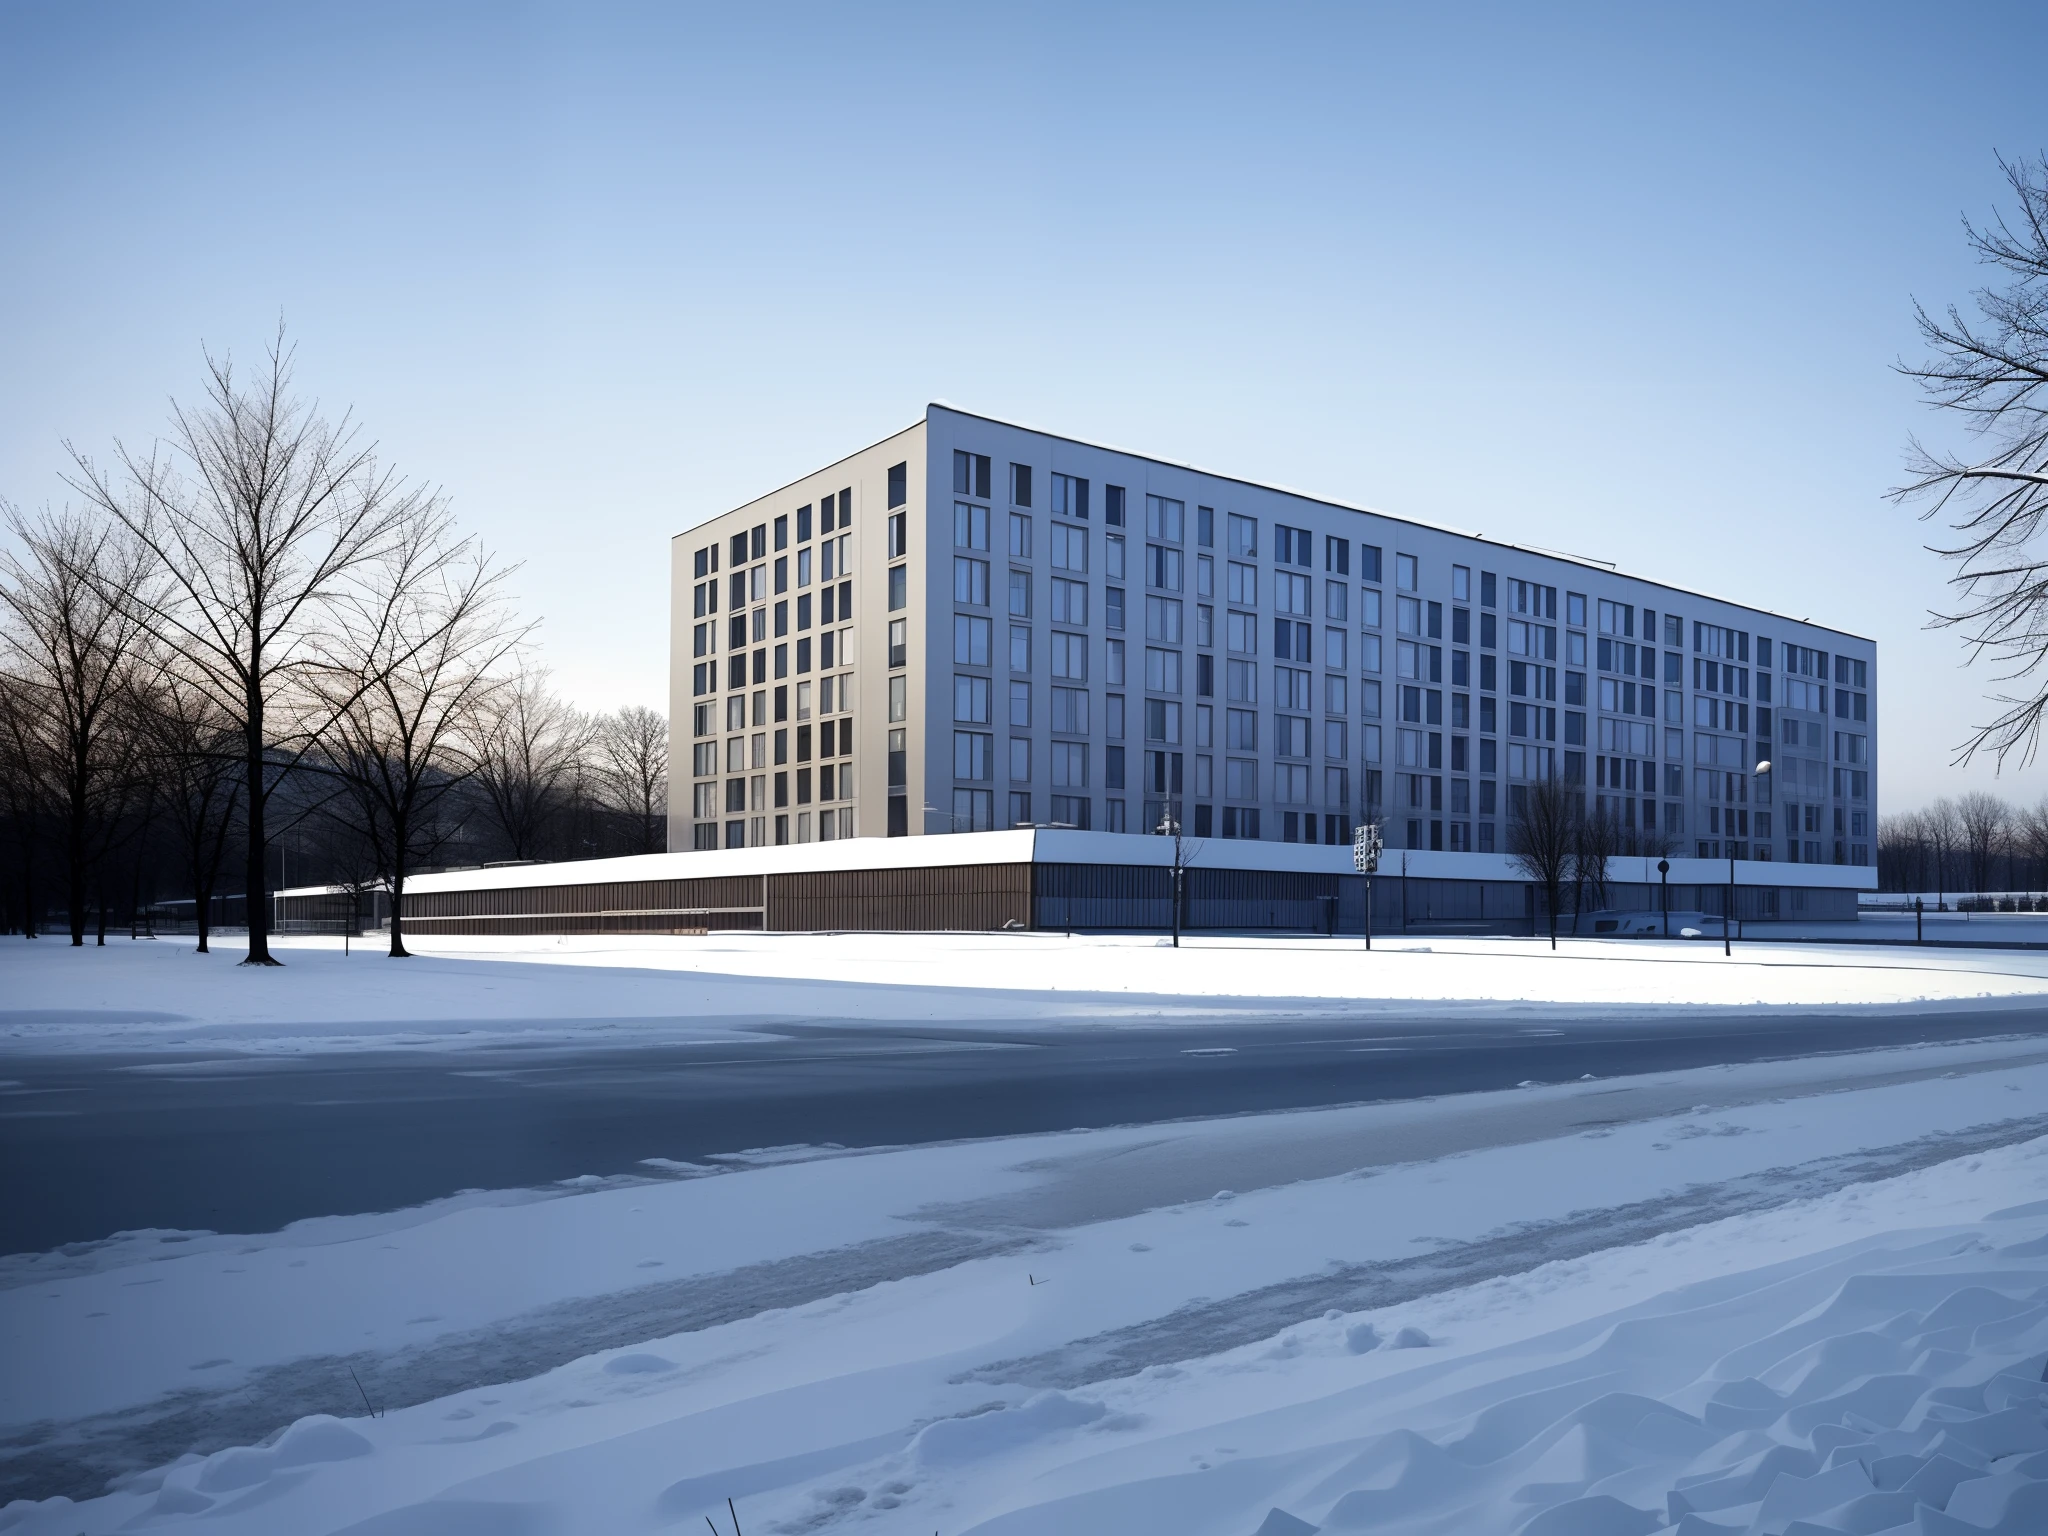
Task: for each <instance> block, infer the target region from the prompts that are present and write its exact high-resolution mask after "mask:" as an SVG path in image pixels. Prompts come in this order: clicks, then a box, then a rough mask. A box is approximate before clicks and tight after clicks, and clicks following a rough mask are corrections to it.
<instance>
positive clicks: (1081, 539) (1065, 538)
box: [1052, 523, 1088, 575]
mask: <svg viewBox="0 0 2048 1536" xmlns="http://www.w3.org/2000/svg"><path fill="white" fill-rule="evenodd" d="M1052 564H1053V569H1054V570H1056V571H1075V572H1078V573H1080V574H1082V575H1086V574H1087V571H1088V530H1087V529H1086V528H1076V527H1074V526H1072V525H1071V524H1068V523H1054V524H1053V525H1052Z"/></svg>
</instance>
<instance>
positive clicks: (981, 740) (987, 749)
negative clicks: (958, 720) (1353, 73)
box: [953, 731, 996, 780]
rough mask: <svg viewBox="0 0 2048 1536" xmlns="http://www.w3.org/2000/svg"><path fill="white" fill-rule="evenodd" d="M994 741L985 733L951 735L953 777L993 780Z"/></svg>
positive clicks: (994, 769)
mask: <svg viewBox="0 0 2048 1536" xmlns="http://www.w3.org/2000/svg"><path fill="white" fill-rule="evenodd" d="M995 759H996V739H995V737H994V736H991V735H990V734H988V733H987V732H986V731H955V732H954V733H953V777H954V778H956V779H970V780H972V779H982V780H987V779H993V778H994V777H995V776H996V761H995Z"/></svg>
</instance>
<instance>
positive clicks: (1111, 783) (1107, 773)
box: [1102, 747, 1124, 789]
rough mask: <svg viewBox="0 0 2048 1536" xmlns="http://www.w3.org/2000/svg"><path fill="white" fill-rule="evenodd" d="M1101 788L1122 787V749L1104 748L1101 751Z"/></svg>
mask: <svg viewBox="0 0 2048 1536" xmlns="http://www.w3.org/2000/svg"><path fill="white" fill-rule="evenodd" d="M1102 787H1103V788H1104V789H1122V788H1123V787H1124V749H1123V748H1122V747H1105V748H1103V751H1102Z"/></svg>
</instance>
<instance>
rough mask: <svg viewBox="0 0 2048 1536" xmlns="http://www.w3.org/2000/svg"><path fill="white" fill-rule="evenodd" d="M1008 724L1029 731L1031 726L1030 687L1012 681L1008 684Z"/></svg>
mask: <svg viewBox="0 0 2048 1536" xmlns="http://www.w3.org/2000/svg"><path fill="white" fill-rule="evenodd" d="M1010 724H1012V725H1014V726H1022V727H1024V728H1025V729H1027V730H1028V729H1029V728H1030V725H1031V685H1030V684H1029V683H1027V682H1016V681H1013V682H1012V683H1011V684H1010Z"/></svg>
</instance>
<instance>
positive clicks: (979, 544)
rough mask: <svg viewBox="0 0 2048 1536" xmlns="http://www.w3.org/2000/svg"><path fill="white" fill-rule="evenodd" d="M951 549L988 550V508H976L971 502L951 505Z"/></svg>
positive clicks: (957, 502) (959, 502)
mask: <svg viewBox="0 0 2048 1536" xmlns="http://www.w3.org/2000/svg"><path fill="white" fill-rule="evenodd" d="M953 547H954V548H955V549H987V548H988V508H987V507H977V506H975V505H974V504H973V503H972V502H966V501H956V502H954V503H953Z"/></svg>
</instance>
